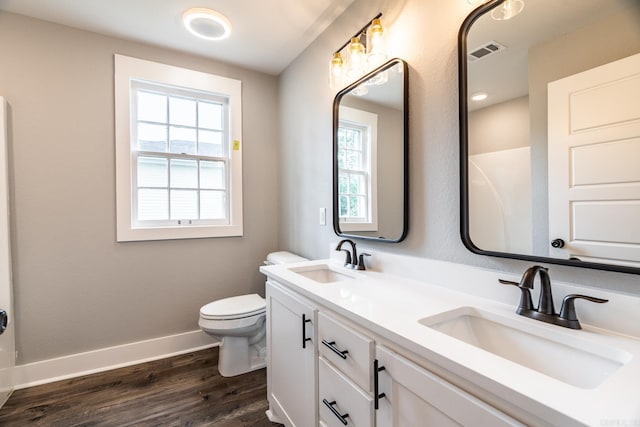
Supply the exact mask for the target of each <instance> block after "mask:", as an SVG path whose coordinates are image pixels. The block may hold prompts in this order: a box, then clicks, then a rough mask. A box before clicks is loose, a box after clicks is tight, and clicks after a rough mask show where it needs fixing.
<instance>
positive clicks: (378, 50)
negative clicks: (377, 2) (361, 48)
mask: <svg viewBox="0 0 640 427" xmlns="http://www.w3.org/2000/svg"><path fill="white" fill-rule="evenodd" d="M367 47H368V50H369V54H368V56H367V62H368V63H369V66H370V67H371V68H375V67H377V66H378V65H381V64H382V63H384V62H385V61H386V60H387V52H386V49H385V37H384V27H383V26H382V23H381V22H380V19H379V18H376V19H374V20H373V21H371V26H370V27H369V29H368V30H367Z"/></svg>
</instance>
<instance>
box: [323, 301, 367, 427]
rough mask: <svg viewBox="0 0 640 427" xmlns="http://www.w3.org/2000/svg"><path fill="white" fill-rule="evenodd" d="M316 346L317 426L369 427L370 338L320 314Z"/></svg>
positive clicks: (332, 318)
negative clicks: (317, 366) (346, 426)
mask: <svg viewBox="0 0 640 427" xmlns="http://www.w3.org/2000/svg"><path fill="white" fill-rule="evenodd" d="M317 345H318V355H319V369H318V405H319V415H320V424H321V425H326V426H336V427H338V426H341V425H350V426H356V427H357V426H372V425H373V420H374V416H373V411H374V408H373V396H372V395H371V387H372V375H371V374H372V366H373V365H372V364H373V351H374V341H373V339H372V338H370V337H369V336H367V335H365V334H362V333H360V332H357V331H356V330H354V329H353V328H350V327H348V326H347V325H345V324H344V322H342V321H340V320H338V319H337V318H336V317H334V316H332V315H330V314H327V312H324V311H320V312H319V313H318V343H317ZM345 423H347V424H345Z"/></svg>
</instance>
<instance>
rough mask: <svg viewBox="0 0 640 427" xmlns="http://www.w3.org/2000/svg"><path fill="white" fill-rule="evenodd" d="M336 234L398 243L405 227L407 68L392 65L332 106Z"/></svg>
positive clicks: (342, 93) (398, 62) (400, 63)
mask: <svg viewBox="0 0 640 427" xmlns="http://www.w3.org/2000/svg"><path fill="white" fill-rule="evenodd" d="M333 108H334V116H333V126H334V129H333V130H334V147H333V152H334V159H333V160H334V189H333V194H334V200H333V203H334V215H333V217H334V230H335V232H336V234H338V235H340V236H349V237H359V238H367V239H376V240H382V241H391V242H399V241H401V240H402V239H404V237H405V235H406V227H407V221H406V216H407V185H406V182H407V117H408V112H407V65H406V63H405V62H404V61H402V60H400V59H393V60H391V61H389V62H387V63H386V64H384V65H382V66H381V67H379V68H377V69H376V70H374V71H372V72H371V73H369V74H367V75H366V76H364V77H363V78H362V79H360V80H358V81H356V82H355V83H354V84H352V85H350V86H349V87H347V88H345V89H344V90H342V91H340V92H339V93H338V95H337V96H336V98H335V100H334V106H333Z"/></svg>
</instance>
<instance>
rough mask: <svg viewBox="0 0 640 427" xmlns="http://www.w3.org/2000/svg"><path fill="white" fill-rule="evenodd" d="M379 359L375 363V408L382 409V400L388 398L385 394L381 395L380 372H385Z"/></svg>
mask: <svg viewBox="0 0 640 427" xmlns="http://www.w3.org/2000/svg"><path fill="white" fill-rule="evenodd" d="M378 364H379V362H378V359H374V361H373V399H374V400H373V408H374V409H378V408H379V407H380V399H382V398H383V397H385V396H386V394H384V393H380V381H379V379H378V372H382V371H384V370H385V367H384V366H378Z"/></svg>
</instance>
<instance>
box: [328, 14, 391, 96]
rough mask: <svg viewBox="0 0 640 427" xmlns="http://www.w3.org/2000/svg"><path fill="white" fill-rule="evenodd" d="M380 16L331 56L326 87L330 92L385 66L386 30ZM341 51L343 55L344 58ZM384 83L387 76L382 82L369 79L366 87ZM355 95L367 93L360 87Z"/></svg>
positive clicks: (364, 88)
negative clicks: (327, 85)
mask: <svg viewBox="0 0 640 427" xmlns="http://www.w3.org/2000/svg"><path fill="white" fill-rule="evenodd" d="M381 16H382V13H379V14H378V15H376V16H375V17H374V18H373V19H372V20H371V21H369V22H368V23H367V25H365V26H364V27H362V28H361V29H360V31H358V32H357V33H355V34H354V35H353V36H352V37H351V38H350V39H349V41H348V42H346V43H345V44H343V45H342V46H340V48H339V49H338V50H336V51H335V52H334V53H333V57H332V58H331V62H330V64H329V86H331V88H332V89H337V90H339V89H342V88H343V87H345V86H346V85H347V84H349V83H351V82H354V81H356V80H358V79H359V78H360V77H362V76H363V75H365V74H366V73H368V72H369V71H371V70H373V69H374V68H376V67H378V66H380V65H382V64H383V63H384V62H386V60H387V58H388V55H387V52H386V46H385V36H384V32H385V29H384V27H383V26H382V22H381V21H380V17H381ZM343 50H344V51H345V52H344V56H343ZM386 81H387V75H386V74H384V73H382V78H378V79H376V80H373V79H372V80H370V81H367V82H366V83H365V84H367V85H375V84H383V83H385V82H386ZM356 91H357V92H360V93H356V94H359V95H364V94H365V93H367V91H368V90H367V88H366V87H364V86H363V85H360V86H359V87H358V89H357V90H356ZM354 93H355V92H354Z"/></svg>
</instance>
